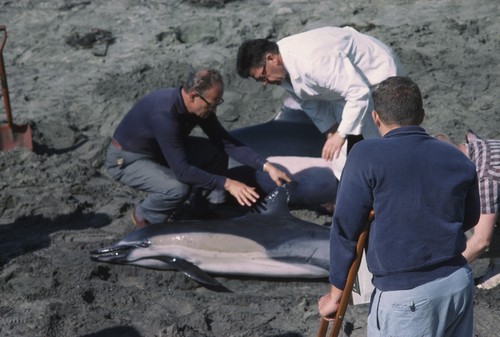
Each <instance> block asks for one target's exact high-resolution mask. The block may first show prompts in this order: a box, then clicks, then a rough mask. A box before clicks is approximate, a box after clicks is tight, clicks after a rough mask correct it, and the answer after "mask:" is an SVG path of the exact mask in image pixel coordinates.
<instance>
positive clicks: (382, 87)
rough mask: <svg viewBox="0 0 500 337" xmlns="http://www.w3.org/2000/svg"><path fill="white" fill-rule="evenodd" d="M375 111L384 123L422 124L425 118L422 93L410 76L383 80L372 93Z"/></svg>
mask: <svg viewBox="0 0 500 337" xmlns="http://www.w3.org/2000/svg"><path fill="white" fill-rule="evenodd" d="M372 97H373V104H374V108H375V111H376V112H377V113H378V115H379V117H380V119H381V120H382V122H384V124H387V125H391V124H397V125H401V126H408V125H420V123H422V120H423V118H424V109H423V103H422V94H421V93H420V89H419V88H418V85H417V84H416V83H415V82H413V81H412V80H411V79H410V78H408V77H400V76H394V77H389V78H388V79H386V80H385V81H382V82H381V83H380V84H379V85H378V86H377V88H376V89H375V91H374V92H373V93H372Z"/></svg>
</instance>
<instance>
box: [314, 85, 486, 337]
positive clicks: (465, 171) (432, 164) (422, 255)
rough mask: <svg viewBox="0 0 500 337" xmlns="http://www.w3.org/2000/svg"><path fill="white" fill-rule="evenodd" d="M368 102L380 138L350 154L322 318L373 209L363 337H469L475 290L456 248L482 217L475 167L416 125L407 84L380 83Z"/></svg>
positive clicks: (413, 89)
mask: <svg viewBox="0 0 500 337" xmlns="http://www.w3.org/2000/svg"><path fill="white" fill-rule="evenodd" d="M373 101H374V108H375V110H374V111H373V112H372V117H373V120H374V122H375V125H376V126H377V128H378V129H379V131H380V134H381V135H382V137H383V138H380V139H368V140H365V141H363V142H360V143H357V144H356V145H355V146H354V147H353V149H352V150H351V152H350V154H349V156H348V158H347V162H346V165H345V169H344V173H343V175H342V178H341V180H340V185H339V192H338V194H337V204H336V208H335V212H334V215H333V223H332V228H331V232H330V283H331V284H332V287H331V290H330V292H329V293H328V294H326V295H325V296H323V297H322V298H321V299H320V300H319V312H320V314H321V316H323V317H325V318H327V319H331V318H332V317H334V315H335V312H336V311H337V309H338V305H339V302H340V297H341V295H342V289H343V288H344V286H345V283H346V279H347V273H348V269H349V266H350V264H351V262H352V260H353V256H354V252H355V247H356V240H357V238H358V237H359V234H360V233H361V231H362V229H363V227H364V226H365V225H366V223H367V220H368V214H369V212H370V210H371V209H373V210H374V211H375V220H374V221H373V222H372V224H371V227H370V234H369V239H368V250H367V253H366V258H367V265H368V269H369V270H370V272H371V273H372V274H373V279H372V282H373V285H374V286H375V290H374V292H373V295H372V300H371V304H370V313H369V316H368V329H367V330H368V336H370V337H373V336H377V337H378V336H379V337H387V336H432V337H439V336H453V337H461V336H464V337H471V336H472V331H473V289H474V284H473V277H472V271H471V269H470V267H469V265H468V264H467V260H466V259H465V258H464V257H463V256H462V252H463V251H464V250H465V246H466V237H465V232H466V231H467V230H468V229H470V228H472V227H473V226H474V225H475V224H476V223H477V221H478V219H479V192H478V179H477V174H476V169H475V166H474V164H473V163H472V162H471V161H470V160H469V159H468V158H467V157H466V156H464V155H463V153H461V152H460V151H459V150H458V149H457V148H456V147H454V146H452V145H450V144H446V143H444V142H442V141H439V140H437V139H435V138H434V137H431V136H429V135H428V134H427V133H426V132H425V130H424V129H423V128H421V127H420V126H419V125H420V124H421V123H422V121H423V118H424V109H423V108H422V96H421V93H420V90H419V88H418V86H417V85H416V84H415V83H414V82H413V81H411V80H410V79H408V78H405V77H391V78H388V79H386V80H385V81H383V82H382V83H381V84H380V85H379V86H378V88H377V89H376V90H375V91H374V93H373Z"/></svg>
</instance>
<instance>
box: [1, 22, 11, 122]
mask: <svg viewBox="0 0 500 337" xmlns="http://www.w3.org/2000/svg"><path fill="white" fill-rule="evenodd" d="M0 31H2V32H3V39H2V44H1V45H0V82H1V84H2V97H3V103H4V105H5V113H6V115H7V124H9V126H10V128H12V127H13V123H12V111H11V110H10V98H9V87H8V86H7V74H6V73H5V63H4V61H3V47H4V46H5V41H7V27H5V26H4V25H0Z"/></svg>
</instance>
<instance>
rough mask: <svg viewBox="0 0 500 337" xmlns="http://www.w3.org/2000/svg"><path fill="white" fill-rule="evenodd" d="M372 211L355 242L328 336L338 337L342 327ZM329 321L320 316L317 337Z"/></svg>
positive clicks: (323, 335) (372, 216)
mask: <svg viewBox="0 0 500 337" xmlns="http://www.w3.org/2000/svg"><path fill="white" fill-rule="evenodd" d="M373 218H374V212H373V211H371V212H370V216H369V218H368V223H367V224H366V226H365V228H363V231H362V232H361V234H360V235H359V238H358V243H357V244H356V255H355V257H354V260H353V261H352V264H351V266H350V267H349V273H348V274H347V281H346V285H345V288H344V291H343V292H342V297H341V298H340V305H339V309H338V310H337V313H336V314H335V319H334V321H333V327H332V329H331V331H330V336H329V337H338V335H339V332H340V328H341V327H342V323H343V320H344V315H345V313H346V311H347V306H348V305H349V300H350V299H351V292H352V288H353V286H354V281H355V280H356V276H357V275H358V270H359V265H360V264H361V258H362V257H363V249H364V248H365V244H366V239H367V237H368V231H369V228H370V223H371V222H372V221H373ZM328 326H329V321H327V320H326V319H324V318H323V317H321V323H320V326H319V330H318V335H317V337H326V333H327V331H328Z"/></svg>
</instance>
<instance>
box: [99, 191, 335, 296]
mask: <svg viewBox="0 0 500 337" xmlns="http://www.w3.org/2000/svg"><path fill="white" fill-rule="evenodd" d="M289 189H290V184H285V185H283V186H281V187H278V188H277V189H275V190H274V191H273V193H271V194H269V195H268V196H267V197H266V198H265V199H264V200H263V201H262V202H261V203H259V204H258V205H256V206H254V208H253V209H252V210H251V211H250V212H249V213H247V214H245V215H243V216H239V217H235V218H231V219H213V220H207V221H182V222H168V223H165V224H161V225H152V226H148V227H145V228H142V229H139V230H136V231H133V232H131V233H130V234H128V235H127V236H125V238H123V239H122V240H121V241H120V242H118V243H117V244H116V245H114V246H112V247H107V248H101V249H96V250H93V251H92V252H91V253H90V254H91V258H92V259H93V260H95V261H99V262H109V263H118V264H131V265H137V266H142V267H148V268H153V269H163V270H172V269H176V270H179V271H182V272H184V273H185V274H186V275H187V276H189V277H191V278H192V279H194V280H195V281H197V282H199V283H201V284H203V285H204V286H206V287H208V288H211V289H216V290H226V291H227V289H226V288H225V287H224V286H222V285H221V284H220V283H219V282H217V281H216V280H215V279H213V277H211V276H210V275H208V274H217V275H222V274H224V275H235V276H237V275H240V276H254V277H259V276H260V277H262V276H264V277H277V278H279V277H283V278H323V277H326V276H327V275H328V261H329V229H328V228H327V227H325V226H321V225H317V224H314V223H311V222H307V221H303V220H300V219H298V218H296V217H294V216H293V215H292V214H290V211H289V209H288V204H287V201H288V197H289Z"/></svg>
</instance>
